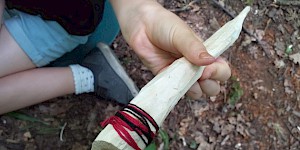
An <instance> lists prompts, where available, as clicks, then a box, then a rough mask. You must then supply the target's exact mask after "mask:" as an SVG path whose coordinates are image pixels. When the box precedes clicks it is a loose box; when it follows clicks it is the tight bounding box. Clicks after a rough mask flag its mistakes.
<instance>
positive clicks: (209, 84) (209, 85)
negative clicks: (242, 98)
mask: <svg viewBox="0 0 300 150" xmlns="http://www.w3.org/2000/svg"><path fill="white" fill-rule="evenodd" d="M200 87H201V89H202V91H203V93H205V94H206V95H207V96H215V95H217V94H219V93H220V84H219V83H218V82H217V81H216V80H210V79H206V80H203V81H200Z"/></svg>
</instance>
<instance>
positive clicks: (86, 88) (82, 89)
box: [69, 65, 94, 94]
mask: <svg viewBox="0 0 300 150" xmlns="http://www.w3.org/2000/svg"><path fill="white" fill-rule="evenodd" d="M69 67H70V68H71V70H72V73H73V79H74V84H75V94H81V93H89V92H94V75H93V73H92V71H91V70H89V69H88V68H85V67H83V66H80V65H70V66H69Z"/></svg>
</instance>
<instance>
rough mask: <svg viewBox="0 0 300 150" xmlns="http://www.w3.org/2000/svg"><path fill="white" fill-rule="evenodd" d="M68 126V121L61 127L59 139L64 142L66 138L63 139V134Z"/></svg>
mask: <svg viewBox="0 0 300 150" xmlns="http://www.w3.org/2000/svg"><path fill="white" fill-rule="evenodd" d="M66 126H67V123H65V124H64V125H63V126H62V127H61V130H60V133H59V140H60V141H62V142H63V141H64V139H63V134H64V130H65V128H66Z"/></svg>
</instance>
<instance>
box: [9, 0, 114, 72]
mask: <svg viewBox="0 0 300 150" xmlns="http://www.w3.org/2000/svg"><path fill="white" fill-rule="evenodd" d="M105 7H106V8H107V7H108V9H104V16H103V19H102V21H101V23H100V25H99V28H100V27H101V29H96V33H97V34H95V35H87V36H75V35H70V34H68V32H67V31H65V30H64V28H63V27H61V26H60V25H59V24H58V23H57V22H56V21H49V20H43V19H42V18H40V17H39V16H33V15H30V14H27V13H23V12H20V11H17V10H5V12H4V24H5V26H6V28H7V29H8V31H9V33H10V34H11V36H12V37H13V38H14V39H15V41H16V42H17V43H18V44H19V46H20V47H21V48H22V49H23V50H24V52H25V53H26V54H27V55H28V57H29V58H30V59H31V60H32V62H33V63H34V64H35V65H36V66H37V67H42V66H45V65H47V64H49V63H50V62H52V61H54V60H56V59H58V58H60V57H61V56H63V55H64V54H65V53H67V52H70V51H72V50H74V49H75V53H74V54H72V53H71V54H70V55H67V56H70V57H65V56H64V57H62V60H63V61H64V58H65V59H66V60H68V59H78V58H80V57H82V56H78V55H80V54H81V55H84V54H85V53H83V52H81V51H86V49H87V48H90V47H93V46H95V45H96V42H99V41H103V42H104V43H107V44H110V43H111V42H112V41H113V39H114V38H115V36H116V35H117V33H118V31H119V28H118V24H117V25H110V24H111V23H113V24H116V20H113V19H111V18H113V17H114V16H113V17H112V15H111V14H112V13H113V12H112V8H111V6H110V4H109V2H106V4H105ZM108 11H109V12H108ZM103 20H104V21H103ZM112 27H114V28H112ZM99 32H100V33H99ZM103 32H109V33H103ZM87 41H89V42H88V43H87ZM85 43H87V44H85ZM83 44H84V45H83ZM67 54H69V53H67ZM75 54H76V55H77V56H74V55H75ZM58 64H61V62H59V63H58Z"/></svg>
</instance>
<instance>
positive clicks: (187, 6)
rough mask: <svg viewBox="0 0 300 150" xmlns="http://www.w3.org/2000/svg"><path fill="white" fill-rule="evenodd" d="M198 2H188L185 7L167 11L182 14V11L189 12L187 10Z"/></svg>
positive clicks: (197, 0) (195, 0)
mask: <svg viewBox="0 0 300 150" xmlns="http://www.w3.org/2000/svg"><path fill="white" fill-rule="evenodd" d="M199 1H200V0H193V1H191V2H189V3H188V4H186V5H185V6H183V7H181V8H174V9H169V11H171V12H182V11H187V10H189V9H190V8H191V7H192V5H193V4H194V3H197V2H199Z"/></svg>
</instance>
